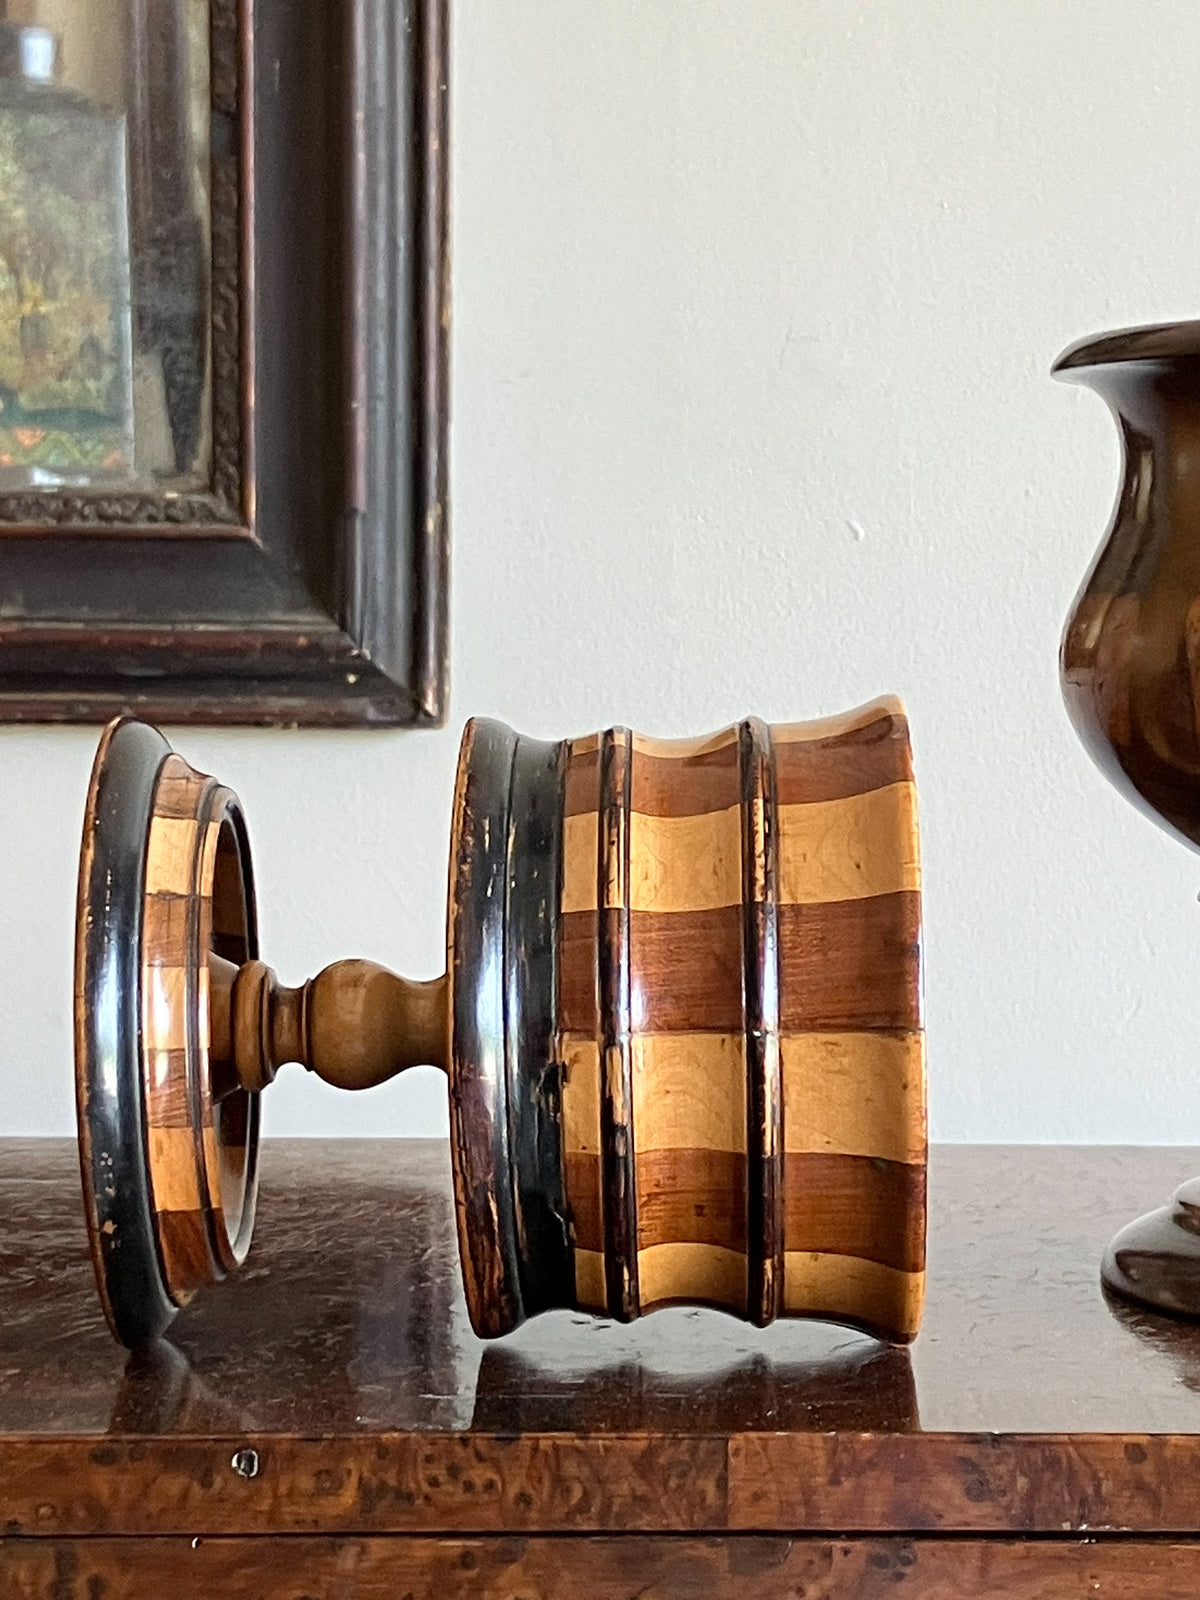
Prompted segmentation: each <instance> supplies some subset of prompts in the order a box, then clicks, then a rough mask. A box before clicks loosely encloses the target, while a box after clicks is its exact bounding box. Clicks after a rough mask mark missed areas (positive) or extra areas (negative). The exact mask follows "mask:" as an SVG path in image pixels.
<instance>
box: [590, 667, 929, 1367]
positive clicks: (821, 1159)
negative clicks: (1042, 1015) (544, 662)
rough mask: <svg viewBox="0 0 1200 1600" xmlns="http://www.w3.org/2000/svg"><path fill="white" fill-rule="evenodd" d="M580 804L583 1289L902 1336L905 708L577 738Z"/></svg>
mask: <svg viewBox="0 0 1200 1600" xmlns="http://www.w3.org/2000/svg"><path fill="white" fill-rule="evenodd" d="M564 811H565V821H564V841H563V877H562V902H561V924H560V967H559V1026H560V1030H561V1038H560V1046H559V1053H560V1055H561V1058H562V1060H563V1061H564V1062H565V1065H566V1072H565V1076H564V1079H563V1086H562V1103H563V1136H564V1148H565V1154H566V1178H567V1196H568V1200H569V1203H570V1207H571V1213H572V1219H573V1226H574V1270H575V1282H576V1300H577V1303H578V1304H579V1305H580V1306H584V1307H588V1308H591V1309H593V1310H596V1311H599V1312H604V1311H606V1310H607V1311H608V1313H609V1314H611V1315H617V1316H621V1317H622V1318H628V1317H631V1316H636V1315H637V1314H638V1312H639V1310H646V1309H649V1308H651V1307H653V1306H655V1305H657V1304H663V1303H669V1302H671V1301H680V1300H687V1301H693V1302H697V1301H698V1302H702V1303H705V1304H708V1305H715V1306H719V1307H724V1308H726V1309H728V1310H730V1311H735V1312H737V1313H738V1314H739V1315H742V1316H745V1317H747V1318H748V1319H749V1320H750V1321H752V1322H757V1323H759V1324H762V1323H766V1322H769V1321H770V1320H771V1319H772V1318H774V1317H776V1316H780V1315H787V1314H793V1315H797V1314H799V1315H807V1314H816V1315H820V1314H828V1315H832V1316H836V1317H837V1318H839V1319H840V1320H843V1321H846V1322H849V1323H852V1324H854V1325H856V1326H865V1327H866V1328H868V1329H870V1330H874V1331H881V1330H882V1331H885V1332H886V1333H887V1334H888V1335H889V1336H891V1337H893V1338H897V1339H907V1338H911V1337H912V1336H913V1334H914V1333H915V1332H916V1330H917V1327H918V1325H919V1322H920V1314H921V1300H922V1293H923V1270H924V1229H925V1137H926V1135H925V1076H924V1052H923V1038H922V1034H921V1031H920V1030H921V1016H920V865H919V859H918V847H917V825H916V790H915V787H914V784H913V773H912V757H911V751H910V747H909V738H908V725H907V721H906V719H905V716H904V712H903V708H902V707H901V705H900V703H899V701H897V700H896V699H895V698H893V697H887V698H884V699H880V700H877V701H874V702H873V703H871V704H870V705H867V706H864V707H862V708H861V709H859V710H857V711H855V712H851V713H848V714H846V715H843V716H839V717H830V718H826V719H824V720H820V721H816V722H808V723H794V724H784V725H779V726H775V727H768V726H767V725H766V724H765V723H763V722H760V721H758V720H757V719H753V718H751V719H749V720H747V721H746V722H743V723H741V724H739V725H737V726H734V727H730V728H726V729H724V730H722V731H721V732H719V733H716V734H713V735H710V736H707V737H703V738H694V739H675V740H661V739H649V738H645V737H644V736H642V735H640V734H637V733H631V732H630V731H629V730H628V729H625V728H617V729H610V730H609V731H608V732H606V733H604V734H598V735H592V736H589V737H587V738H582V739H576V740H573V741H572V742H571V743H570V744H569V746H568V750H567V766H566V779H565V803H564ZM597 977H598V981H597Z"/></svg>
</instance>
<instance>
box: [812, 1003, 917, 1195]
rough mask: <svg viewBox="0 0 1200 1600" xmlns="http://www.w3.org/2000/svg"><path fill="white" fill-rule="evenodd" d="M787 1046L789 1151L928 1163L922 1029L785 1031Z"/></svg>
mask: <svg viewBox="0 0 1200 1600" xmlns="http://www.w3.org/2000/svg"><path fill="white" fill-rule="evenodd" d="M782 1043H783V1096H784V1104H785V1106H786V1115H785V1117H784V1139H785V1149H787V1150H788V1151H790V1152H794V1153H799V1152H803V1151H814V1152H820V1153H825V1154H838V1155H860V1156H871V1157H879V1158H882V1159H884V1160H888V1161H903V1162H911V1163H913V1164H920V1163H922V1162H924V1160H925V1149H926V1132H925V1041H924V1038H923V1036H922V1035H921V1034H919V1033H906V1034H888V1033H868V1032H863V1033H804V1034H785V1035H784V1038H783V1041H782Z"/></svg>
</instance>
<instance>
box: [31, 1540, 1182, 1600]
mask: <svg viewBox="0 0 1200 1600" xmlns="http://www.w3.org/2000/svg"><path fill="white" fill-rule="evenodd" d="M1198 1583H1200V1542H1194V1541H1193V1542H1178V1543H1162V1542H1158V1541H1147V1540H1135V1539H1094V1540H1086V1541H1079V1540H1065V1539H1064V1540H1036V1541H1028V1542H1026V1541H1021V1540H1003V1539H996V1540H989V1539H936V1538H932V1539H929V1538H926V1539H907V1538H874V1539H830V1538H825V1539H820V1538H815V1539H814V1538H804V1539H789V1538H784V1537H780V1536H764V1535H758V1534H738V1535H728V1536H725V1537H723V1538H694V1537H691V1536H689V1535H666V1536H657V1537H646V1536H641V1535H628V1536H625V1537H604V1538H575V1537H557V1538H553V1537H551V1538H545V1537H542V1538H520V1537H515V1536H514V1537H505V1536H489V1537H486V1538H430V1539H425V1538H410V1537H406V1536H398V1537H374V1538H362V1539H359V1538H352V1537H351V1538H337V1539H330V1538H305V1537H302V1536H301V1537H297V1536H294V1535H293V1536H289V1537H282V1538H281V1537H271V1536H265V1537H259V1538H212V1539H209V1538H204V1539H195V1540H192V1539H182V1538H169V1539H138V1538H124V1539H104V1538H88V1539H3V1540H0V1596H3V1600H97V1597H103V1600H187V1597H190V1596H203V1597H204V1600H578V1597H579V1596H586V1597H587V1600H635V1597H636V1600H797V1597H799V1596H806V1597H807V1600H884V1597H887V1600H895V1597H896V1596H897V1595H901V1596H904V1597H905V1600H995V1597H997V1596H1005V1597H1013V1600H1195V1597H1196V1594H1197V1592H1198Z"/></svg>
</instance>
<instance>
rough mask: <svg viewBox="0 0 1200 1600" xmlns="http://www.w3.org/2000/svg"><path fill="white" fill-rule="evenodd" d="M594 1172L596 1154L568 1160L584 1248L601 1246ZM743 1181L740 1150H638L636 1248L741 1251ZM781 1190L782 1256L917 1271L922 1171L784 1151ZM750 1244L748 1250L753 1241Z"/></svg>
mask: <svg viewBox="0 0 1200 1600" xmlns="http://www.w3.org/2000/svg"><path fill="white" fill-rule="evenodd" d="M599 1166H600V1158H599V1157H598V1156H594V1155H583V1154H580V1153H578V1152H572V1153H571V1154H569V1155H568V1156H567V1182H568V1186H569V1191H570V1194H571V1204H572V1212H573V1216H574V1222H575V1235H576V1243H577V1244H578V1246H579V1248H580V1249H583V1250H599V1249H601V1248H602V1245H603V1218H602V1216H601V1215H600V1203H599V1201H598V1200H597V1198H596V1196H597V1192H598V1168H599ZM746 1180H747V1162H746V1158H745V1156H744V1155H743V1154H742V1153H741V1151H740V1150H739V1151H735V1150H642V1151H639V1152H638V1157H637V1184H638V1204H639V1219H638V1223H639V1226H638V1247H639V1248H640V1249H643V1250H644V1249H647V1248H649V1247H650V1246H651V1245H656V1244H672V1243H700V1244H719V1245H724V1246H726V1247H727V1248H728V1249H731V1250H746V1247H747V1236H746V1212H745V1207H744V1204H743V1196H744V1195H745V1193H746ZM781 1193H782V1200H783V1206H782V1211H783V1237H784V1243H785V1247H786V1249H788V1250H800V1251H806V1250H812V1251H819V1252H822V1253H828V1254H832V1255H843V1256H857V1257H861V1258H862V1259H863V1260H866V1261H878V1262H879V1263H881V1264H882V1265H883V1266H888V1267H895V1268H897V1269H898V1270H899V1271H902V1272H920V1271H922V1270H923V1268H924V1265H925V1168H924V1167H923V1166H916V1165H912V1166H910V1165H907V1164H905V1163H903V1162H899V1161H881V1160H876V1159H873V1158H872V1157H870V1156H852V1155H836V1154H835V1155H823V1154H815V1153H808V1152H804V1153H796V1152H789V1153H788V1154H787V1155H786V1156H785V1158H784V1163H783V1186H782V1191H781ZM749 1244H750V1248H751V1249H753V1244H754V1240H753V1236H751V1237H750V1240H749Z"/></svg>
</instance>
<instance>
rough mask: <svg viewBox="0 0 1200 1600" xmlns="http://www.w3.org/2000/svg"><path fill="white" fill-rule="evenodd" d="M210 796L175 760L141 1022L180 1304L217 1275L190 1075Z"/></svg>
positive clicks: (155, 1183) (159, 1211) (150, 1149)
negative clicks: (197, 890)
mask: <svg viewBox="0 0 1200 1600" xmlns="http://www.w3.org/2000/svg"><path fill="white" fill-rule="evenodd" d="M207 787H208V780H207V779H206V778H204V777H203V776H202V775H200V774H198V773H195V772H193V771H192V769H191V768H190V767H189V766H188V765H187V763H186V762H184V761H183V760H181V759H180V757H178V756H176V755H170V756H168V757H167V759H166V760H165V762H164V763H163V767H162V770H161V772H160V774H159V781H158V783H157V784H156V786H155V796H154V814H153V815H152V817H151V819H150V826H149V829H148V833H147V840H146V868H145V899H144V902H143V905H144V913H143V916H144V921H143V927H142V1015H141V1033H142V1040H141V1043H142V1070H143V1092H144V1095H145V1105H146V1122H147V1142H146V1156H147V1169H148V1176H149V1179H150V1192H151V1197H152V1200H153V1204H154V1210H155V1217H156V1231H157V1236H158V1248H159V1252H160V1254H161V1257H162V1263H163V1272H164V1275H165V1278H166V1281H167V1284H168V1286H169V1291H170V1293H171V1295H172V1297H173V1298H174V1299H175V1300H176V1301H177V1303H183V1301H184V1300H185V1299H186V1298H187V1297H188V1296H189V1295H190V1294H191V1292H192V1291H193V1290H194V1289H195V1288H196V1287H197V1286H199V1285H200V1284H203V1283H207V1282H211V1281H212V1278H213V1276H214V1273H213V1263H212V1258H211V1251H210V1241H209V1238H208V1234H207V1230H206V1228H205V1225H204V1218H203V1214H202V1207H201V1193H200V1175H199V1171H198V1166H199V1164H200V1160H201V1158H200V1156H199V1155H198V1152H197V1139H198V1138H200V1139H202V1140H203V1141H204V1145H205V1147H206V1148H207V1149H208V1150H211V1151H213V1152H214V1153H215V1135H214V1130H213V1128H212V1107H211V1105H210V1104H208V1103H207V1102H206V1103H203V1104H201V1105H199V1106H195V1105H193V1104H192V1096H191V1076H190V1074H189V1071H188V1060H189V1053H190V1048H191V1043H190V1039H189V1030H188V1013H189V1002H190V1000H191V998H192V997H191V994H190V984H189V978H188V967H189V963H190V961H191V956H192V946H191V933H192V930H191V928H190V925H189V904H190V900H189V896H190V894H191V891H192V889H193V880H194V874H195V872H196V868H197V859H196V858H197V854H198V853H199V847H200V846H201V843H202V840H203V834H202V829H201V825H200V824H199V823H198V821H197V820H196V813H197V812H199V810H200V809H201V807H202V806H203V803H204V797H205V794H206V790H207ZM197 1116H198V1117H199V1120H200V1128H199V1129H197V1127H196V1126H195V1119H196V1117H197Z"/></svg>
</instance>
